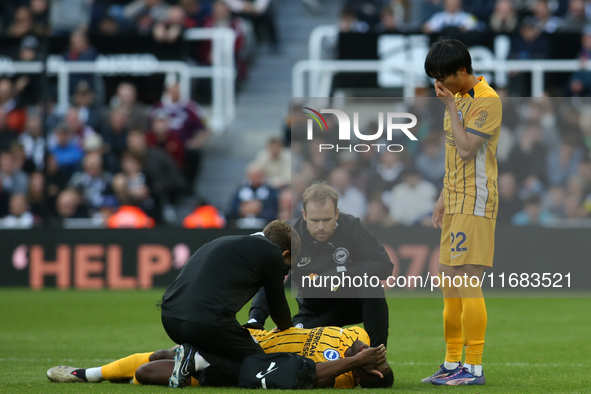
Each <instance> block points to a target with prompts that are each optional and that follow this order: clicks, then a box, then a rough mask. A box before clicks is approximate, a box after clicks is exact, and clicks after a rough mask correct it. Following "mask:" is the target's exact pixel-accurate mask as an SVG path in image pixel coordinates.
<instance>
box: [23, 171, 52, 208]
mask: <svg viewBox="0 0 591 394" xmlns="http://www.w3.org/2000/svg"><path fill="white" fill-rule="evenodd" d="M27 201H28V203H29V206H30V207H31V213H32V214H33V215H34V216H35V217H36V218H40V219H46V218H47V217H48V213H49V212H48V210H47V200H46V199H45V177H44V176H43V173H42V172H34V173H32V174H31V176H30V177H29V189H28V190H27Z"/></svg>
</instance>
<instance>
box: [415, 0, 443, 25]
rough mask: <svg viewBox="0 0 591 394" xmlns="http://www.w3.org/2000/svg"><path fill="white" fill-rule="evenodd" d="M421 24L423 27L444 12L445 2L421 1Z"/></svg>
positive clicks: (441, 0)
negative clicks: (434, 16) (436, 15)
mask: <svg viewBox="0 0 591 394" xmlns="http://www.w3.org/2000/svg"><path fill="white" fill-rule="evenodd" d="M420 3H421V4H420V14H421V18H420V22H421V26H423V25H424V24H425V23H427V21H428V20H429V19H431V18H432V17H433V15H435V14H437V13H439V12H442V11H443V0H420Z"/></svg>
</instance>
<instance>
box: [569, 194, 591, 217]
mask: <svg viewBox="0 0 591 394" xmlns="http://www.w3.org/2000/svg"><path fill="white" fill-rule="evenodd" d="M564 213H565V215H566V219H570V220H578V219H585V218H587V217H589V215H588V213H587V212H586V211H585V208H584V207H583V204H582V201H581V197H579V196H573V195H567V196H566V197H565V198H564Z"/></svg>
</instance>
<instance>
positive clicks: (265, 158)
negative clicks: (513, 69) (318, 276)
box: [0, 0, 591, 228]
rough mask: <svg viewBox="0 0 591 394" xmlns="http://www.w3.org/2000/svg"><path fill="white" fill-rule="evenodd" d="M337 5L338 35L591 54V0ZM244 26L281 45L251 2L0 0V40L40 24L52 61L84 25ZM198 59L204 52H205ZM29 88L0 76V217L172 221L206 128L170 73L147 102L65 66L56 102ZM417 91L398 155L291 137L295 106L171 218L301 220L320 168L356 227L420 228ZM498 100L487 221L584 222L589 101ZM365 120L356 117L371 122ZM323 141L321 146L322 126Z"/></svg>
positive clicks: (436, 172) (437, 180) (421, 155)
mask: <svg viewBox="0 0 591 394" xmlns="http://www.w3.org/2000/svg"><path fill="white" fill-rule="evenodd" d="M343 4H344V8H343V11H342V13H341V19H340V27H341V30H342V31H358V32H363V31H370V30H371V31H392V32H394V31H400V32H405V31H423V32H434V31H438V30H443V29H445V28H447V27H454V28H458V29H461V30H466V31H470V30H471V29H475V30H483V29H491V30H494V31H497V32H503V33H508V34H512V35H513V38H514V41H513V44H514V46H512V53H513V54H514V56H515V57H516V58H520V59H535V58H542V57H544V56H546V55H547V53H548V45H549V44H548V43H547V42H545V41H544V37H545V36H546V35H548V34H553V33H554V32H559V31H563V30H564V31H567V30H568V31H575V32H581V31H582V32H583V35H582V44H581V49H580V58H581V60H587V59H589V58H590V57H591V29H587V28H585V26H587V19H588V16H591V8H590V6H589V3H588V2H583V1H582V0H569V1H551V2H545V1H507V0H497V1H479V2H476V1H465V2H464V3H463V4H462V3H461V2H460V1H459V0H426V1H418V0H409V1H405V0H393V1H392V2H389V1H384V0H347V1H344V2H343ZM50 5H51V7H50ZM246 20H248V21H250V22H245V21H246ZM249 23H251V24H252V26H254V28H253V30H254V32H255V33H256V35H257V37H258V38H260V39H263V38H267V39H268V41H270V43H271V45H272V48H277V46H278V40H277V34H276V32H275V22H274V17H273V8H272V2H268V1H262V0H257V1H254V2H248V1H242V0H224V1H222V0H217V1H206V0H201V1H199V0H180V1H174V2H173V1H170V2H168V1H166V2H165V1H163V0H135V1H125V0H111V1H98V0H97V1H82V0H70V1H68V0H56V1H52V2H48V1H47V0H10V1H3V2H1V3H0V35H1V36H2V37H8V38H13V39H19V40H20V41H19V42H20V44H19V50H18V53H17V54H16V55H15V57H14V59H15V60H17V59H18V60H35V59H39V58H40V54H39V50H40V45H41V41H42V40H43V37H45V36H48V35H49V36H52V37H57V36H64V37H67V39H68V40H69V46H68V50H67V51H66V52H65V53H64V54H63V58H64V59H65V60H68V61H76V60H92V59H96V57H97V55H98V52H97V50H96V49H95V47H94V46H93V45H92V43H91V42H90V40H89V37H90V36H91V35H93V34H94V35H96V34H99V35H116V34H137V35H142V34H143V35H152V37H153V38H154V40H156V41H159V42H163V43H167V42H168V43H169V42H172V41H176V40H178V39H179V36H180V33H181V32H182V30H183V29H186V28H190V27H195V26H230V27H232V28H234V29H235V30H236V31H237V32H238V33H239V34H238V40H237V43H236V48H235V50H236V51H237V52H240V51H241V50H242V48H243V46H244V45H246V41H248V38H247V36H246V35H247V31H248V27H245V26H248V25H249ZM243 29H244V30H243ZM528 29H529V33H528V32H527V30H528ZM524 32H525V33H524ZM243 33H244V34H243ZM520 37H521V38H520ZM520 40H521V41H520ZM201 49H203V47H202V48H201ZM200 59H201V61H202V62H204V63H207V62H208V61H209V60H208V49H207V48H205V49H204V52H203V53H202V56H201V57H200ZM237 59H238V63H237V69H238V71H239V75H240V73H241V71H240V70H242V72H243V73H244V74H245V72H246V69H245V65H246V63H244V64H242V65H241V64H240V61H241V60H240V59H242V58H241V57H240V56H237ZM590 75H591V74H590V73H589V72H587V71H580V72H576V73H574V74H573V75H572V77H571V78H570V79H569V82H568V86H567V89H566V90H565V92H566V93H565V95H566V96H588V95H591V76H590ZM41 85H42V83H41V77H40V76H38V75H34V74H32V75H24V74H23V75H19V74H16V75H13V76H2V77H1V78H0V227H3V228H30V227H33V226H38V225H48V226H60V225H62V224H63V223H64V220H65V219H71V218H79V219H84V218H87V219H92V220H94V219H96V221H97V222H98V223H105V225H106V226H108V227H125V226H137V227H151V226H154V225H155V224H156V225H160V224H167V223H170V222H174V223H180V220H177V219H178V218H177V219H171V218H174V213H175V207H177V206H178V205H179V204H180V203H181V201H182V200H183V198H184V197H185V196H187V195H189V196H193V197H195V193H196V182H197V179H198V173H199V163H200V162H201V156H202V154H203V153H202V149H203V146H204V144H205V143H206V141H207V139H208V136H209V135H210V131H209V129H208V127H207V122H206V120H205V117H204V115H203V111H202V109H201V107H200V106H199V105H198V104H197V103H196V102H194V101H183V100H181V99H180V95H179V85H178V81H176V80H174V79H170V78H167V80H166V82H165V87H164V91H163V92H162V93H163V94H162V99H161V100H160V101H158V102H157V103H155V104H154V103H150V104H146V103H144V102H142V101H141V100H139V99H138V92H137V86H135V85H134V84H133V83H132V82H129V81H123V82H120V83H119V84H118V85H117V86H116V89H115V92H114V94H113V95H112V96H111V97H100V98H99V97H98V95H97V86H95V79H94V78H93V77H92V76H90V75H85V74H77V75H72V76H71V80H70V87H71V89H72V92H71V103H70V104H71V106H70V109H69V110H68V111H67V112H66V113H59V112H58V111H57V109H56V108H55V104H54V102H53V100H54V99H55V98H53V99H52V100H50V101H49V103H48V104H47V106H46V105H44V103H43V102H42V101H41V100H40V96H41V91H42V86H41ZM497 90H498V91H499V92H500V93H501V94H503V95H504V96H508V94H509V93H508V92H507V91H506V90H503V89H497ZM416 93H417V94H416V96H417V99H416V100H415V103H414V105H413V106H412V107H411V108H408V111H409V112H412V113H415V114H417V116H418V117H419V119H421V123H420V124H419V126H417V127H416V128H415V129H414V130H415V132H416V133H417V136H418V137H419V140H420V143H417V144H408V143H406V142H405V143H404V144H403V145H404V146H405V150H404V151H403V152H402V153H389V152H383V153H381V154H373V155H372V154H357V153H348V152H339V153H338V154H324V153H323V154H318V153H317V152H316V151H315V149H314V147H311V146H309V145H307V144H306V143H305V141H302V140H300V139H299V138H300V137H301V136H303V135H305V132H303V129H302V128H303V127H304V126H305V121H306V117H305V115H303V114H301V111H297V110H296V111H292V112H293V113H292V115H291V116H290V117H289V118H288V120H287V122H286V125H285V137H284V138H283V139H281V138H273V139H271V140H269V142H268V145H267V146H266V147H265V148H263V149H261V152H260V153H259V155H258V156H257V157H256V159H255V160H254V161H253V162H252V163H251V165H249V166H248V168H247V171H246V173H245V178H244V182H243V184H241V185H240V186H238V187H237V189H236V191H235V194H234V195H233V196H232V199H231V204H230V206H228V207H220V206H217V208H216V207H214V206H213V205H210V204H213V203H215V201H209V203H210V204H207V203H205V202H203V203H200V204H197V206H196V207H195V211H193V212H192V213H191V214H190V215H189V216H187V217H186V218H185V219H184V220H183V221H182V223H183V225H184V226H186V227H192V228H197V227H223V226H226V225H229V226H237V227H261V226H263V225H264V224H266V223H268V222H269V221H271V220H273V219H275V218H279V219H284V220H287V219H289V218H291V217H297V216H299V209H300V204H299V203H298V199H299V196H300V195H301V192H302V191H303V190H304V189H305V187H307V186H308V185H309V184H310V182H311V181H313V180H315V179H327V180H328V182H329V183H330V184H331V185H332V186H334V187H335V188H336V189H337V190H339V192H340V193H341V200H340V201H341V204H342V206H341V209H342V210H343V211H344V212H348V213H351V214H353V215H355V216H359V217H362V218H365V222H366V223H368V224H371V225H396V224H401V225H420V224H428V223H430V221H429V220H427V218H428V217H429V215H430V212H431V210H432V208H433V205H434V202H435V199H436V197H437V195H438V193H439V191H440V190H441V187H442V180H443V176H444V165H443V160H444V151H443V148H444V146H443V143H444V141H443V135H442V133H441V127H442V117H443V113H442V108H441V106H437V105H438V104H439V102H438V101H437V100H436V99H434V98H432V97H431V96H432V92H431V91H430V90H428V89H418V90H417V92H416ZM504 100H505V105H504V114H503V128H504V129H503V133H502V136H501V141H500V144H499V152H498V159H499V180H498V182H499V194H500V207H499V223H513V224H515V225H529V224H549V223H553V222H556V220H564V219H566V220H568V221H570V223H573V222H574V221H576V220H580V219H585V218H589V217H590V216H591V160H590V159H589V149H590V148H591V118H590V117H589V115H588V113H591V109H590V104H591V103H587V102H586V101H584V100H582V101H578V102H575V101H569V100H566V99H562V100H559V99H550V98H546V99H543V100H541V101H531V100H529V101H528V100H525V101H523V100H522V101H517V100H514V99H512V98H504ZM327 119H330V117H328V118H327ZM44 121H45V124H44V123H43V122H44ZM376 127H377V125H368V126H367V130H369V131H371V130H375V129H376ZM44 130H46V131H47V133H44ZM298 136H300V137H298ZM292 140H293V143H292ZM322 140H329V141H330V136H329V135H327V136H323V137H322V138H321V139H320V140H319V141H322ZM314 143H315V144H317V143H319V142H317V141H315V142H314ZM292 161H293V169H294V171H295V172H294V176H293V178H292V176H291V175H292V165H291V163H292ZM171 212H172V213H171ZM181 219H182V218H181Z"/></svg>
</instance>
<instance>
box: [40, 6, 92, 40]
mask: <svg viewBox="0 0 591 394" xmlns="http://www.w3.org/2000/svg"><path fill="white" fill-rule="evenodd" d="M91 5H92V1H90V0H52V2H51V7H50V8H51V9H50V13H49V20H50V23H51V27H52V29H53V34H54V35H57V36H67V35H69V34H70V33H72V32H74V31H77V30H80V31H86V29H87V28H88V25H89V23H90V9H91Z"/></svg>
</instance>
